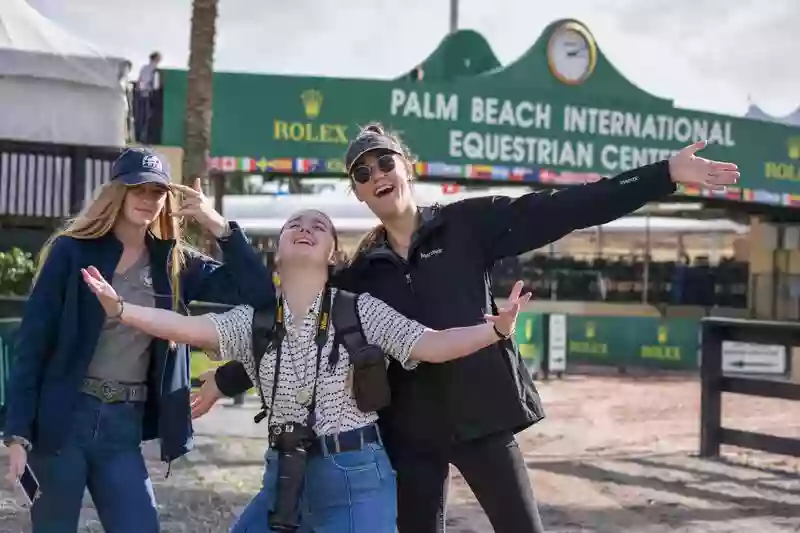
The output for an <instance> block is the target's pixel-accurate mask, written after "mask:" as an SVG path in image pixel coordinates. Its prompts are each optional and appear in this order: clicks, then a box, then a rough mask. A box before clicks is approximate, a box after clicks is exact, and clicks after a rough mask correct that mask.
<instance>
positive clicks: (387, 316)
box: [358, 281, 531, 369]
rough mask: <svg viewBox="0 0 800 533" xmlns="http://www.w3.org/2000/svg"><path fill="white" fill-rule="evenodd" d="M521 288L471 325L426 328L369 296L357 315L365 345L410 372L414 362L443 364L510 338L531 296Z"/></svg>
mask: <svg viewBox="0 0 800 533" xmlns="http://www.w3.org/2000/svg"><path fill="white" fill-rule="evenodd" d="M522 286H523V284H522V282H521V281H518V282H517V283H516V284H515V285H514V288H513V289H512V291H511V294H510V295H509V297H508V303H507V306H506V307H504V308H503V309H500V310H499V314H498V315H497V316H493V315H487V316H486V317H485V319H486V322H484V323H483V324H476V325H474V326H467V327H460V328H450V329H445V330H441V331H437V330H433V329H429V328H426V327H425V326H423V325H422V324H420V323H419V322H416V321H414V320H411V319H410V318H407V317H405V316H403V315H401V314H400V313H399V312H397V311H396V310H394V309H392V308H391V307H389V306H388V305H386V304H385V303H384V302H382V301H381V300H378V299H377V298H375V297H373V296H371V295H369V294H362V295H361V296H359V299H358V313H359V316H360V318H361V324H362V328H363V330H364V335H365V337H366V339H367V342H369V343H370V344H376V345H378V346H380V347H381V348H383V350H384V351H385V352H386V353H387V354H388V355H389V356H391V357H393V358H394V359H397V360H398V361H399V362H400V363H401V364H402V365H403V366H404V367H405V368H406V369H411V368H413V367H414V366H416V361H425V362H428V363H444V362H446V361H451V360H453V359H458V358H460V357H464V356H467V355H470V354H472V353H475V352H477V351H478V350H480V349H481V348H485V347H486V346H489V345H491V344H494V343H496V342H500V341H501V340H503V339H506V338H508V337H509V336H511V334H512V333H513V332H514V325H515V323H516V321H517V315H518V314H519V310H520V308H521V307H522V306H523V305H525V304H526V303H527V302H528V300H529V299H530V297H531V295H530V293H526V294H525V295H522V294H521V293H522Z"/></svg>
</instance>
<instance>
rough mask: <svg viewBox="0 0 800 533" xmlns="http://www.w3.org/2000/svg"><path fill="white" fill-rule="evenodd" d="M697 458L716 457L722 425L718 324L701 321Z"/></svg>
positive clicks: (720, 357) (720, 360)
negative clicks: (698, 450) (698, 446)
mask: <svg viewBox="0 0 800 533" xmlns="http://www.w3.org/2000/svg"><path fill="white" fill-rule="evenodd" d="M701 332H702V338H701V340H700V342H701V355H700V357H701V361H700V386H701V390H700V457H717V456H719V450H720V442H719V440H720V438H719V436H720V427H721V425H722V391H720V381H721V380H722V337H721V335H720V333H721V332H720V326H718V325H714V324H709V323H707V322H705V321H702V322H701Z"/></svg>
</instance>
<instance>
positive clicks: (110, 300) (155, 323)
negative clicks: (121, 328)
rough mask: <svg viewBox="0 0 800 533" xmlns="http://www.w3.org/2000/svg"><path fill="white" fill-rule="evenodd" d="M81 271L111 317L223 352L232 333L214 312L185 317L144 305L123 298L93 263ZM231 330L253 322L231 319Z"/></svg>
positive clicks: (237, 355)
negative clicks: (224, 345)
mask: <svg viewBox="0 0 800 533" xmlns="http://www.w3.org/2000/svg"><path fill="white" fill-rule="evenodd" d="M81 274H82V275H83V279H84V281H85V282H86V284H87V285H88V286H89V289H91V291H92V292H93V293H94V294H95V295H96V296H97V298H98V300H100V304H101V305H102V306H103V309H105V311H106V314H108V316H109V317H112V318H114V319H118V320H120V321H121V322H123V323H124V324H127V325H129V326H131V327H134V328H136V329H138V330H141V331H144V332H145V333H148V334H149V335H152V336H154V337H158V338H161V339H167V340H171V341H174V342H178V343H181V344H190V345H192V346H197V347H198V348H203V349H206V350H209V351H211V352H214V353H220V352H221V351H222V350H221V345H222V344H224V343H225V339H226V337H227V336H228V334H229V333H230V332H229V331H227V330H225V329H220V328H218V327H217V321H216V320H214V318H215V317H214V316H212V315H199V316H184V315H181V314H179V313H176V312H174V311H168V310H166V309H157V308H153V307H143V306H140V305H133V304H131V303H128V302H125V301H123V300H122V299H121V298H120V297H119V296H118V295H117V293H116V291H114V288H113V287H112V286H111V285H110V284H109V283H108V282H107V281H106V280H105V279H104V278H103V276H102V275H101V274H100V272H99V271H98V270H97V269H96V268H95V267H93V266H90V267H89V268H86V269H81ZM250 309H251V308H249V307H247V306H242V307H236V308H234V309H232V310H231V311H228V312H227V313H223V315H228V314H231V313H234V312H235V313H237V316H238V315H242V316H243V317H244V316H245V315H246V314H247V312H248V311H249V310H250ZM226 324H228V325H229V329H231V330H234V329H246V328H248V327H249V323H247V322H246V320H240V321H238V322H235V321H232V320H228V321H226ZM226 356H227V357H230V358H236V359H239V358H240V357H242V358H243V357H246V354H244V353H241V354H240V353H231V352H230V351H226Z"/></svg>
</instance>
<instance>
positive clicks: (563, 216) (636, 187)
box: [446, 142, 739, 264]
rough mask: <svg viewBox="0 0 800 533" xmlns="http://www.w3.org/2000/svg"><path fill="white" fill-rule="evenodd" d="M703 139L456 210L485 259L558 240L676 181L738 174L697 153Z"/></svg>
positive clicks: (725, 179)
mask: <svg viewBox="0 0 800 533" xmlns="http://www.w3.org/2000/svg"><path fill="white" fill-rule="evenodd" d="M704 146H705V143H704V142H699V143H695V144H693V145H691V146H687V147H686V148H684V149H683V150H681V151H680V152H678V153H677V154H675V155H674V156H673V157H671V158H670V159H669V160H664V161H660V162H658V163H654V164H652V165H647V166H644V167H639V168H636V169H633V170H630V171H627V172H623V173H622V174H620V175H618V176H616V177H614V178H609V179H601V180H600V181H597V182H594V183H590V184H587V185H575V186H572V187H568V188H565V189H563V190H560V191H556V192H546V191H542V192H531V193H528V194H525V195H522V196H520V197H519V198H509V197H507V196H485V197H482V198H471V199H467V200H462V201H460V202H456V203H454V204H451V205H450V206H448V207H447V208H446V209H447V210H448V211H450V212H452V213H453V215H454V216H455V217H456V218H457V219H458V223H459V224H461V225H462V226H463V227H464V228H466V231H469V238H470V240H471V242H474V243H475V245H476V250H475V253H476V254H480V256H481V257H483V258H484V260H485V263H486V264H492V263H493V262H494V261H497V260H499V259H502V258H504V257H510V256H514V255H519V254H522V253H525V252H528V251H531V250H535V249H537V248H540V247H542V246H545V245H547V244H549V243H551V242H555V241H557V240H558V239H560V238H562V237H564V236H565V235H567V234H569V233H571V232H572V231H575V230H578V229H582V228H588V227H592V226H598V225H602V224H607V223H609V222H611V221H613V220H616V219H618V218H620V217H623V216H626V215H629V214H630V213H632V212H634V211H636V210H637V209H639V208H640V207H642V206H644V205H646V204H647V203H648V202H652V201H655V200H660V199H662V198H664V197H666V196H668V195H670V194H672V193H673V192H675V189H676V185H675V184H676V183H684V184H693V185H701V186H705V187H724V186H726V185H733V184H735V183H736V181H737V179H738V178H739V171H738V168H737V166H736V165H735V164H733V163H725V162H720V161H712V160H708V159H704V158H702V157H697V156H695V152H697V150H699V149H701V148H703V147H704Z"/></svg>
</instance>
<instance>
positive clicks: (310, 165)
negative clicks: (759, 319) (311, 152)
mask: <svg viewBox="0 0 800 533" xmlns="http://www.w3.org/2000/svg"><path fill="white" fill-rule="evenodd" d="M208 164H209V168H212V169H216V170H219V171H222V172H253V173H258V172H278V173H280V172H286V173H288V174H326V173H329V174H330V173H335V174H340V173H344V171H345V170H344V165H343V163H342V161H341V160H340V159H306V158H294V159H266V158H263V157H262V158H260V159H256V158H252V157H212V158H209V162H208ZM415 170H416V173H417V175H419V176H436V177H441V178H453V179H476V180H492V181H511V182H522V183H543V184H548V185H576V184H582V183H590V182H594V181H597V180H599V179H601V178H602V176H600V175H599V174H596V173H578V172H556V171H554V170H550V169H543V168H526V167H503V166H493V165H457V164H452V163H427V162H420V163H416V165H415ZM678 193H679V194H683V195H685V196H696V197H704V198H721V199H725V200H736V201H744V202H755V203H760V204H768V205H776V206H777V205H780V206H787V207H800V195H797V194H788V193H777V192H772V191H764V190H760V189H745V188H738V187H726V188H725V189H718V190H715V189H706V188H703V187H692V186H687V185H679V186H678Z"/></svg>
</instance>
